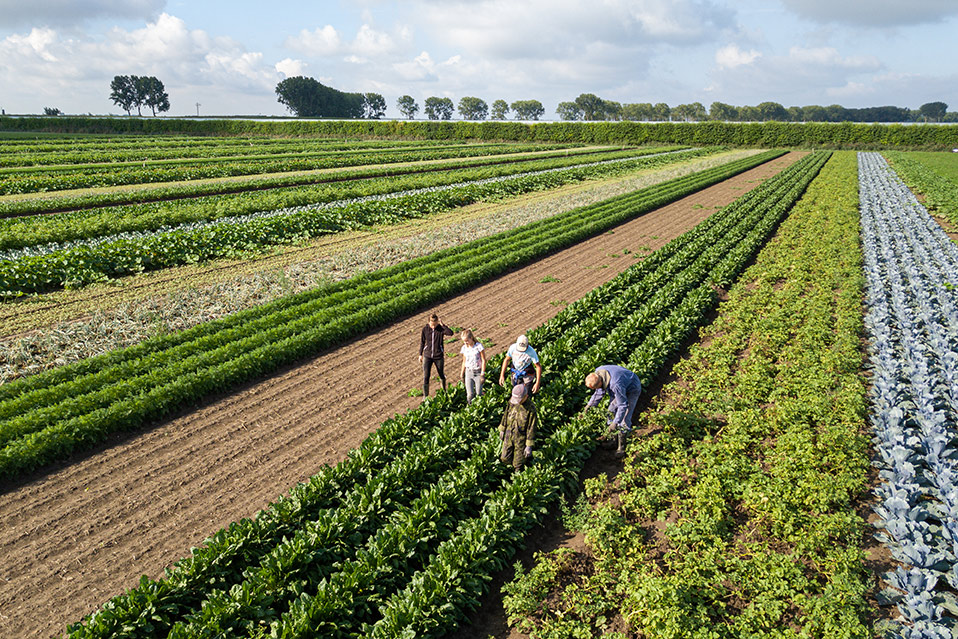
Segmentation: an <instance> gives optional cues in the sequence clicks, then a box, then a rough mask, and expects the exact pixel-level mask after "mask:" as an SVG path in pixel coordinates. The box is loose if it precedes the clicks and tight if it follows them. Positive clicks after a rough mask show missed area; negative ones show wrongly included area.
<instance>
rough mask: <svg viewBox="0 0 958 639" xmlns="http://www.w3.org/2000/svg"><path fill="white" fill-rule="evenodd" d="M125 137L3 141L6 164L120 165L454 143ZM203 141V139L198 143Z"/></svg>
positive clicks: (0, 156) (1, 156)
mask: <svg viewBox="0 0 958 639" xmlns="http://www.w3.org/2000/svg"><path fill="white" fill-rule="evenodd" d="M123 139H124V138H115V137H111V138H106V139H103V140H99V141H96V142H86V143H83V142H80V141H79V139H77V138H71V139H70V140H72V141H70V142H68V143H67V144H56V145H50V144H47V145H37V144H20V145H15V144H11V141H10V140H4V143H3V145H2V146H0V167H5V168H12V167H32V166H50V165H57V166H69V165H77V164H80V165H93V166H97V165H99V164H105V163H111V164H113V165H114V166H117V165H120V163H128V162H152V161H156V160H170V159H187V158H194V159H214V158H216V159H219V158H224V157H232V158H237V157H249V156H250V155H251V151H253V150H255V152H256V154H257V155H258V156H263V157H269V156H270V155H275V154H279V153H290V152H294V151H298V152H300V153H303V152H315V151H355V150H362V149H392V148H402V147H415V148H426V147H437V146H449V145H450V143H449V142H445V141H436V142H431V143H430V142H427V141H424V140H418V141H413V140H352V141H346V142H344V141H343V140H342V139H341V138H339V139H315V138H312V139H303V138H274V139H270V138H219V139H215V138H214V139H210V138H205V139H204V138H180V140H185V141H186V142H185V143H184V142H182V141H181V142H176V143H170V142H169V138H159V139H157V138H144V139H142V140H137V141H135V142H128V143H122V142H119V140H123ZM197 142H202V143H197Z"/></svg>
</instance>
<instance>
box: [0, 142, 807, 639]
mask: <svg viewBox="0 0 958 639" xmlns="http://www.w3.org/2000/svg"><path fill="white" fill-rule="evenodd" d="M799 157H801V154H796V153H791V154H789V155H786V156H784V157H782V158H779V159H778V160H775V161H773V162H770V163H767V164H765V165H763V166H761V167H758V168H756V169H753V170H752V171H749V172H746V173H744V174H742V175H740V176H738V177H736V178H733V179H732V180H729V181H727V182H725V183H723V184H721V185H718V186H716V187H713V188H710V189H707V190H704V191H702V192H700V193H697V194H695V195H692V196H690V197H688V198H685V199H683V200H681V201H679V202H677V203H675V204H672V205H669V206H667V207H664V208H662V209H659V210H657V211H654V212H652V213H649V214H647V215H645V216H642V217H640V218H638V219H636V220H633V221H631V222H628V223H626V224H623V225H621V226H619V227H617V228H616V229H615V230H614V231H612V232H609V233H605V234H603V235H600V236H598V237H596V238H593V239H591V240H588V241H586V242H582V243H581V244H579V245H577V246H575V247H573V248H570V249H568V250H565V251H562V252H559V253H556V254H554V255H552V256H550V257H548V258H545V259H542V260H540V261H539V262H537V263H535V264H533V265H531V266H528V267H526V268H523V269H520V270H517V271H515V272H513V273H510V274H508V275H505V276H503V277H500V278H497V279H495V280H493V281H492V282H489V283H488V284H485V285H483V286H479V287H477V288H475V289H473V290H471V291H469V292H467V293H465V294H463V295H460V296H457V297H455V298H453V299H450V300H448V301H446V302H444V303H442V304H440V305H438V306H437V307H436V309H435V311H436V312H437V313H438V314H439V316H440V318H441V319H442V320H443V321H444V322H445V323H447V324H449V325H452V326H464V327H465V326H469V327H471V328H473V329H474V331H475V333H476V335H477V336H478V337H480V338H486V339H489V340H491V341H492V342H493V343H494V346H492V347H491V349H490V352H491V354H495V353H497V352H500V351H502V350H505V348H506V347H507V346H508V345H509V343H511V341H512V340H514V339H515V336H516V335H518V334H519V333H521V332H524V331H525V330H527V329H528V328H531V327H534V326H537V325H539V324H541V323H542V322H544V321H546V320H547V319H549V318H550V317H552V316H553V315H555V314H556V313H557V312H558V311H559V309H560V308H561V305H562V304H561V302H562V301H572V300H575V299H577V298H579V297H581V296H582V295H583V294H585V293H586V292H588V291H589V290H591V289H592V288H594V287H596V286H597V285H599V284H601V283H603V282H606V281H608V280H609V279H611V278H612V277H614V276H615V275H617V274H618V273H620V272H621V271H623V270H625V269H626V268H627V267H629V266H630V265H631V264H633V263H635V261H636V259H638V258H637V256H640V255H643V254H645V252H644V251H641V250H639V249H640V247H642V246H648V247H650V248H652V249H656V248H659V247H660V246H662V245H664V244H665V243H666V242H667V241H669V240H671V239H672V238H674V237H676V236H677V235H679V234H681V233H682V232H684V231H686V230H687V229H689V228H691V227H693V226H694V225H696V224H697V223H699V222H700V221H701V220H703V219H704V218H705V217H707V216H708V215H709V214H710V213H711V212H712V211H714V210H715V209H716V208H717V207H722V206H724V205H726V204H728V203H729V202H731V201H732V200H734V199H735V198H737V197H739V196H740V195H741V194H742V193H744V192H745V191H747V190H749V189H751V188H754V187H755V186H757V185H758V184H759V183H760V182H761V181H762V180H763V179H766V178H768V177H770V176H772V175H774V174H776V173H777V172H779V171H781V170H782V169H783V168H785V167H786V166H788V165H789V164H791V163H793V162H794V161H796V160H797V159H798V158H799ZM625 249H628V250H630V251H631V252H630V253H628V254H625V253H623V251H624V250H625ZM547 276H551V277H547ZM544 278H546V279H550V280H551V279H555V280H558V281H546V282H542V281H541V280H543V279H544ZM429 310H430V309H424V310H423V312H422V313H421V314H419V315H417V316H415V317H409V318H406V319H405V320H402V321H399V322H396V323H395V324H393V325H391V326H389V327H386V328H384V329H382V330H380V331H378V332H376V333H374V334H371V335H367V336H364V337H362V338H359V339H356V340H353V341H352V342H350V343H348V344H344V345H343V346H341V347H340V348H338V349H335V350H332V351H328V352H325V353H321V354H319V355H317V356H316V357H315V358H312V359H310V360H308V361H305V362H301V363H299V364H297V365H293V366H289V367H288V368H286V369H285V370H282V371H279V372H278V373H277V374H275V375H274V376H272V377H270V378H269V379H266V380H263V381H260V382H258V383H253V384H249V385H247V386H245V387H243V388H239V389H235V390H234V391H233V392H231V393H230V394H228V395H223V396H221V397H217V398H213V399H211V400H210V401H208V402H206V403H205V404H204V405H202V406H200V407H197V408H195V409H191V410H188V411H187V410H185V411H184V412H183V414H182V415H180V416H178V417H176V418H174V419H171V420H168V421H166V422H164V423H162V424H160V425H158V426H156V427H155V428H152V429H150V430H148V431H145V432H141V433H137V434H135V435H131V436H129V437H127V438H124V439H116V440H114V441H113V442H111V443H110V444H109V445H106V446H102V447H100V449H98V450H96V451H94V452H92V453H90V454H88V455H86V456H84V457H83V458H78V459H73V460H70V462H69V463H65V464H63V465H61V466H60V467H58V468H54V469H52V470H50V471H49V472H47V473H44V474H40V475H38V476H36V477H34V478H32V479H30V480H28V481H24V482H21V485H18V486H14V487H8V490H7V491H6V492H5V493H4V494H2V495H0V521H2V522H3V523H4V525H3V527H2V530H0V548H2V552H3V557H4V558H5V561H3V562H2V564H3V565H2V567H0V636H3V637H49V636H53V635H56V634H57V633H60V632H62V630H63V629H64V627H65V625H66V624H68V623H70V622H74V621H77V620H79V619H80V618H81V617H82V616H83V615H85V614H88V613H91V612H93V611H94V610H96V609H97V608H98V607H99V606H100V605H102V604H103V603H104V602H105V601H106V600H108V599H109V598H110V597H112V596H114V595H116V594H119V593H121V592H123V591H125V590H127V589H129V588H132V587H134V586H135V585H136V583H137V581H138V579H139V576H140V575H142V574H146V575H148V576H150V577H154V578H158V577H160V576H162V574H163V570H164V568H165V567H167V566H169V565H171V564H172V563H173V562H175V561H176V560H178V559H180V558H181V557H183V556H185V555H186V554H188V552H189V548H190V547H192V546H196V545H199V544H201V543H202V541H203V540H204V539H205V538H206V537H208V536H209V535H210V534H212V533H214V532H215V531H216V530H218V529H220V528H222V527H224V526H226V525H227V524H229V522H231V521H234V520H237V519H241V518H243V517H246V516H249V515H251V514H253V513H255V512H256V511H258V510H259V509H262V508H264V507H265V506H266V505H267V504H268V503H269V502H270V501H271V500H274V499H276V498H277V497H278V496H279V495H281V494H282V493H284V492H285V491H286V490H287V489H288V487H289V486H291V485H293V484H295V483H296V482H299V481H302V480H305V479H306V478H308V477H309V476H310V475H312V474H314V473H315V472H316V471H317V470H318V469H319V468H320V467H321V466H322V465H324V464H334V463H336V462H338V461H340V460H341V459H343V458H344V457H345V455H346V453H347V452H348V451H349V450H350V449H352V448H355V447H356V446H357V445H359V443H360V442H362V440H363V439H364V438H365V437H366V436H367V435H368V434H369V433H370V432H372V431H373V430H374V429H375V428H376V427H377V426H378V424H380V423H381V422H382V421H383V420H384V419H386V418H387V417H389V416H390V415H392V414H393V413H396V412H402V411H405V410H407V409H409V408H411V407H414V406H416V405H417V403H418V402H419V399H417V398H413V397H410V396H409V395H408V392H409V391H410V390H411V389H414V388H418V386H419V383H420V382H421V373H420V372H419V371H420V369H419V365H418V363H417V362H416V351H417V347H418V340H419V331H420V329H421V327H422V326H423V324H424V323H425V316H426V314H427V313H428V311H429ZM450 350H457V349H455V347H454V346H452V347H451V348H450ZM458 365H459V361H458V359H456V358H448V360H447V363H446V371H447V377H449V378H451V379H456V377H457V373H458ZM546 375H548V369H547V370H546Z"/></svg>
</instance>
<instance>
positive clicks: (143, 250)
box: [0, 150, 767, 297]
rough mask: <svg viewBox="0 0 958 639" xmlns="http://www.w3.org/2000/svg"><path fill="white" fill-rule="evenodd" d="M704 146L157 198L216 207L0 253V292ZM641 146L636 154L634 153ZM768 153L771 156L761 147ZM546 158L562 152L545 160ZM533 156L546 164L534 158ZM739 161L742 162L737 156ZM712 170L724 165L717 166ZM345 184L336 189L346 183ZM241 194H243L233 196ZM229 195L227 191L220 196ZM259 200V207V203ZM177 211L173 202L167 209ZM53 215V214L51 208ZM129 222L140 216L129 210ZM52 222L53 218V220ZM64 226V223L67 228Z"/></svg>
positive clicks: (276, 240)
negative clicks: (289, 190)
mask: <svg viewBox="0 0 958 639" xmlns="http://www.w3.org/2000/svg"><path fill="white" fill-rule="evenodd" d="M708 152H709V151H708V150H689V151H685V152H680V153H671V154H664V155H663V154H655V155H652V156H648V154H647V153H642V152H638V153H634V154H633V155H630V156H627V157H624V158H622V157H617V158H613V159H609V160H601V161H593V162H589V163H586V164H578V165H575V164H574V165H573V166H571V167H564V166H560V167H558V168H551V169H547V168H540V169H538V170H536V171H528V172H526V173H519V174H517V175H516V174H513V175H509V174H508V173H509V172H510V170H514V169H509V168H502V167H499V169H496V168H491V169H486V171H496V170H503V171H505V172H506V173H507V174H506V175H504V176H501V177H495V178H485V179H477V180H474V181H472V182H465V183H463V182H459V181H456V182H453V183H451V184H446V185H444V186H442V185H440V186H421V187H418V188H416V189H412V190H407V191H399V192H395V191H390V189H394V188H396V186H397V183H401V184H404V185H409V184H429V183H430V182H433V183H435V182H439V183H440V184H441V182H442V180H443V179H445V180H460V179H461V176H462V171H452V172H449V173H446V174H426V175H417V176H408V177H405V178H402V177H400V178H393V179H385V180H382V181H375V182H374V183H373V184H371V185H363V184H359V185H358V187H357V188H358V189H359V190H363V189H365V188H368V189H370V190H372V191H374V192H375V191H376V190H380V191H386V193H385V195H379V196H376V195H373V196H365V197H363V198H359V199H356V200H355V201H352V202H348V201H347V202H340V203H338V205H337V203H326V204H319V205H308V206H298V207H295V208H280V209H270V210H267V211H265V212H262V213H250V214H247V215H241V216H232V217H225V216H221V215H222V213H223V212H224V211H228V210H235V209H230V208H229V207H230V204H231V202H223V201H219V202H210V203H208V205H206V206H204V205H203V204H199V205H197V206H195V207H190V206H189V204H186V205H184V206H183V207H177V208H171V207H160V209H158V211H157V214H156V216H154V217H152V218H150V216H149V215H148V216H147V217H148V218H150V220H151V221H150V222H149V223H151V224H152V223H155V222H156V221H157V220H158V219H159V220H162V219H169V218H170V216H174V215H176V214H177V213H176V212H180V213H183V215H184V216H191V215H199V216H201V217H202V216H206V217H212V218H213V219H211V220H206V219H204V220H202V221H198V222H193V223H183V224H180V225H179V226H175V227H173V228H172V229H166V228H165V227H161V228H160V229H157V230H155V231H152V232H143V233H135V232H130V233H128V234H125V235H119V236H116V235H114V236H110V237H109V238H108V239H107V238H93V239H90V240H86V241H77V242H76V243H73V244H67V245H66V246H65V247H60V246H58V245H46V246H45V247H42V248H41V247H34V248H32V249H30V250H27V249H24V250H23V253H22V254H20V253H18V254H17V255H16V256H13V255H11V256H10V257H9V258H8V259H5V260H2V261H0V295H2V296H5V297H16V296H20V295H24V294H30V293H40V292H44V291H50V290H55V289H58V288H62V287H75V286H80V285H83V284H87V283H90V282H96V281H102V280H104V279H107V278H113V277H119V276H124V275H129V274H134V273H142V272H144V271H153V270H159V269H164V268H170V267H173V266H179V265H183V264H192V263H196V262H201V261H205V260H211V259H215V258H221V257H229V256H235V255H244V254H248V253H250V252H260V251H263V250H264V249H268V248H270V247H273V246H276V245H281V244H291V243H296V242H301V241H304V240H306V239H309V238H313V237H317V236H320V235H327V234H329V233H335V232H339V231H343V230H348V229H356V228H361V227H364V226H368V225H372V224H387V223H395V222H398V221H402V220H407V219H411V218H415V217H422V216H425V215H428V214H431V213H436V212H441V211H447V210H450V209H452V208H454V207H459V206H464V205H466V204H471V203H473V202H477V201H480V200H489V199H494V198H498V197H504V196H510V195H516V194H520V193H526V192H530V191H535V190H541V189H549V188H555V187H557V186H560V185H562V184H568V183H570V182H575V181H580V180H584V179H590V178H594V177H596V176H609V175H615V174H617V173H623V172H631V171H636V170H641V169H648V168H653V167H657V166H662V165H665V164H668V163H671V162H675V161H677V160H681V159H689V158H691V157H696V156H699V155H702V154H707V153H708ZM635 156H638V157H635ZM762 157H766V158H767V156H762ZM545 162H548V163H556V162H566V161H560V160H547V161H545ZM539 166H542V164H540V165H539ZM736 166H738V165H736ZM467 173H469V174H470V175H478V174H482V173H483V170H481V169H476V170H474V171H470V172H467ZM717 174H723V172H722V170H719V171H718V173H717ZM342 190H343V189H342V188H340V189H335V188H334V189H333V191H332V192H336V191H338V192H340V193H341V192H342ZM303 191H304V192H303V193H298V194H292V195H290V194H286V195H281V194H272V195H271V196H250V197H251V198H252V199H253V200H254V201H255V202H256V204H254V205H253V207H254V208H255V207H257V206H259V205H261V204H262V203H263V198H264V197H272V198H274V200H275V199H277V198H280V199H284V200H286V201H288V200H289V198H290V197H294V196H296V195H299V196H301V198H302V199H309V198H314V199H315V200H319V201H320V202H323V200H325V199H327V198H329V197H330V194H331V190H330V189H329V188H323V187H315V188H308V187H304V189H303ZM237 197H242V196H237ZM220 199H221V200H222V199H227V198H225V196H224V197H222V198H220ZM260 210H261V209H260ZM170 211H174V212H172V213H171V212H170ZM57 217H59V216H57ZM87 218H90V216H82V217H81V219H80V220H78V223H77V224H76V225H73V224H71V223H70V220H62V221H60V220H57V219H56V218H54V219H53V220H52V222H51V224H50V225H42V227H39V228H41V229H50V232H57V229H58V228H67V229H75V228H79V229H81V230H80V232H81V233H83V232H85V231H83V230H82V229H84V226H85V225H84V221H85V220H86V219H87ZM92 219H93V221H92V222H91V224H92V226H93V227H94V228H97V229H104V228H106V227H109V226H110V225H111V224H120V222H118V221H117V220H115V219H113V220H111V219H109V216H108V215H107V216H106V217H104V216H103V215H100V214H97V215H96V216H94V217H93V218H92ZM132 223H134V224H135V223H136V220H135V218H134V220H133V222H132ZM51 226H52V228H51ZM67 232H69V231H67Z"/></svg>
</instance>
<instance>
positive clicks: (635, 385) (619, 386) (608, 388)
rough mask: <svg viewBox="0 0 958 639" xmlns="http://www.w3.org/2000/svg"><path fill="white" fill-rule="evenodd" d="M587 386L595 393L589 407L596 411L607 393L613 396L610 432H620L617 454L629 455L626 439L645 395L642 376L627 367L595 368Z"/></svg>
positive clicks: (610, 407) (587, 376)
mask: <svg viewBox="0 0 958 639" xmlns="http://www.w3.org/2000/svg"><path fill="white" fill-rule="evenodd" d="M585 385H586V386H587V387H588V388H590V389H592V390H594V391H595V392H594V393H592V397H591V398H590V399H589V403H588V404H586V408H587V409H588V408H592V407H593V406H595V405H596V404H598V403H599V400H601V399H602V397H604V396H605V395H606V394H608V395H611V396H612V398H611V400H610V401H609V412H610V413H612V417H611V418H609V423H610V426H609V432H610V433H613V432H614V433H616V438H617V440H618V447H617V448H616V451H615V454H616V455H617V456H619V457H621V456H622V455H625V440H626V438H627V436H628V434H629V432H630V431H631V430H632V414H633V413H634V412H635V405H636V404H637V403H638V401H639V395H641V394H642V382H641V381H640V380H639V376H638V375H636V374H635V373H633V372H632V371H630V370H629V369H627V368H623V367H621V366H615V365H613V364H606V365H604V366H600V367H598V368H597V369H595V371H594V372H592V373H589V374H588V375H586V377H585Z"/></svg>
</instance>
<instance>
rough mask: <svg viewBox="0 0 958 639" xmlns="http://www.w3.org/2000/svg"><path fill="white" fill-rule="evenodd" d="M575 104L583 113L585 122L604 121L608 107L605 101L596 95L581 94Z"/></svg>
mask: <svg viewBox="0 0 958 639" xmlns="http://www.w3.org/2000/svg"><path fill="white" fill-rule="evenodd" d="M575 104H576V106H577V107H579V110H580V111H581V112H582V119H583V120H604V119H605V116H606V110H607V105H606V102H605V100H603V99H602V98H600V97H599V96H597V95H596V94H594V93H580V94H579V97H577V98H576V99H575Z"/></svg>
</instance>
